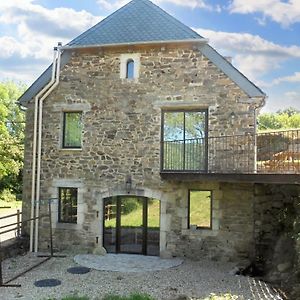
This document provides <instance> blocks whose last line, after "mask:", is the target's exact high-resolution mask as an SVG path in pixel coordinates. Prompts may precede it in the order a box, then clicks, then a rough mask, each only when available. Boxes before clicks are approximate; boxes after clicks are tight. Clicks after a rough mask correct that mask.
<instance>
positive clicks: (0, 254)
mask: <svg viewBox="0 0 300 300" xmlns="http://www.w3.org/2000/svg"><path fill="white" fill-rule="evenodd" d="M0 286H3V277H2V248H1V240H0Z"/></svg>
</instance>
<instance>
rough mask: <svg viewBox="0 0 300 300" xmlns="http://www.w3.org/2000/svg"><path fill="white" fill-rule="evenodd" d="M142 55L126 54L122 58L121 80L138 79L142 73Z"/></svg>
mask: <svg viewBox="0 0 300 300" xmlns="http://www.w3.org/2000/svg"><path fill="white" fill-rule="evenodd" d="M140 56H141V55H140V54H139V53H124V54H121V56H120V78H121V79H138V78H139V71H140Z"/></svg>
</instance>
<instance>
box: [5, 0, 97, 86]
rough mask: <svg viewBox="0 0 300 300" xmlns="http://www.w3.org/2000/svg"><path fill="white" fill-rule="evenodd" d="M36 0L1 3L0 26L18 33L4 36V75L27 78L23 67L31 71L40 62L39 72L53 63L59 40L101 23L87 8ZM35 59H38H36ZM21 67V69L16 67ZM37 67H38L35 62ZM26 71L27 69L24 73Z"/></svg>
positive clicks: (66, 38) (10, 0)
mask: <svg viewBox="0 0 300 300" xmlns="http://www.w3.org/2000/svg"><path fill="white" fill-rule="evenodd" d="M34 2H35V1H33V0H9V1H1V2H0V25H1V24H8V25H9V26H10V28H12V29H13V31H14V32H15V34H14V36H9V35H5V36H1V33H0V45H1V52H0V64H1V65H4V64H7V61H9V62H10V65H9V66H8V65H6V67H7V69H6V70H7V71H6V73H4V71H3V70H2V72H1V77H3V76H5V77H7V76H12V75H13V74H14V76H13V77H12V78H15V77H17V79H23V78H25V79H26V81H27V82H28V81H29V80H30V79H31V80H33V79H34V78H32V75H31V76H24V74H23V70H25V69H27V70H28V73H29V70H30V68H31V66H32V64H34V63H37V62H38V63H39V65H40V67H39V72H32V73H35V74H34V75H36V73H41V72H42V71H43V69H44V68H45V67H46V66H47V65H48V64H49V63H50V62H51V60H52V52H53V46H56V45H57V42H62V43H66V42H68V41H70V40H71V39H73V38H74V37H76V36H77V35H79V34H80V33H82V32H83V31H84V30H86V29H88V28H90V27H91V26H93V25H94V24H95V23H97V22H99V21H100V20H101V19H102V17H97V16H94V15H92V14H91V13H89V12H87V11H84V10H82V11H75V10H74V9H70V8H55V9H47V8H45V7H43V6H41V5H38V4H35V3H34ZM33 59H35V60H36V61H35V62H34V61H33ZM17 67H18V68H19V70H22V72H20V71H18V70H17V69H15V68H17ZM34 67H35V68H37V69H38V66H37V65H35V66H34ZM21 73H22V74H21ZM25 73H26V74H27V71H26V72H25Z"/></svg>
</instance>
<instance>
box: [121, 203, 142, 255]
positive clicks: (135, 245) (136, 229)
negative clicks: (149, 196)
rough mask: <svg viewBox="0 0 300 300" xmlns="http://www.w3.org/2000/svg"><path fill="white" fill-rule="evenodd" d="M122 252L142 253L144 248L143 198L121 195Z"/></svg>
mask: <svg viewBox="0 0 300 300" xmlns="http://www.w3.org/2000/svg"><path fill="white" fill-rule="evenodd" d="M120 199H121V220H120V221H121V224H120V225H121V228H120V252H126V253H137V254H141V253H142V250H143V199H142V198H137V197H120Z"/></svg>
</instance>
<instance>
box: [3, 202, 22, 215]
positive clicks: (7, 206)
mask: <svg viewBox="0 0 300 300" xmlns="http://www.w3.org/2000/svg"><path fill="white" fill-rule="evenodd" d="M12 209H22V201H10V202H6V201H3V200H0V214H1V215H4V214H9V213H10V212H11V210H12Z"/></svg>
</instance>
